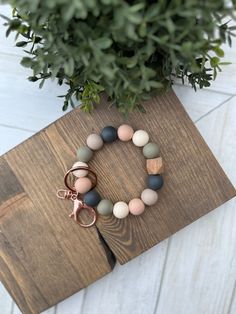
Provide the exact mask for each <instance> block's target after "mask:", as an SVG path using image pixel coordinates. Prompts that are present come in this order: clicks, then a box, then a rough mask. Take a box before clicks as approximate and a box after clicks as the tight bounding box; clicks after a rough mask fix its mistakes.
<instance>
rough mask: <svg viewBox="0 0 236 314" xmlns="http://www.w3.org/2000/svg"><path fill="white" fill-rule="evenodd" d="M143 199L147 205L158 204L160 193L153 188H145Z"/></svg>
mask: <svg viewBox="0 0 236 314" xmlns="http://www.w3.org/2000/svg"><path fill="white" fill-rule="evenodd" d="M141 199H142V201H143V202H144V204H146V205H147V206H152V205H154V204H156V202H157V200H158V194H157V192H156V191H153V190H152V189H145V190H143V192H142V194H141Z"/></svg>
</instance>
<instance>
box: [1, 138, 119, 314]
mask: <svg viewBox="0 0 236 314" xmlns="http://www.w3.org/2000/svg"><path fill="white" fill-rule="evenodd" d="M8 158H9V161H11V162H12V166H13V167H12V168H11V166H9V164H8V162H7V161H6V159H8ZM64 158H65V160H66V155H65V157H64ZM13 168H14V170H12V169H13ZM15 169H17V175H16V174H14V171H15ZM61 176H63V171H62V168H61V164H60V160H57V159H56V157H55V156H54V155H53V153H52V152H51V150H50V148H49V146H48V144H47V142H46V141H45V138H44V132H41V133H38V134H37V135H35V136H34V137H31V138H30V139H29V140H27V141H25V142H24V143H23V144H22V145H19V146H17V147H16V148H15V149H13V150H11V152H10V153H9V154H6V155H5V156H3V157H2V158H1V159H0V177H1V188H0V279H1V281H2V282H3V283H4V285H5V286H6V288H7V289H8V291H9V292H10V294H11V295H12V297H13V298H14V299H15V300H16V302H17V304H18V306H19V307H20V309H21V310H22V312H23V313H26V314H28V313H40V312H42V311H43V310H45V309H47V308H49V307H51V306H52V305H54V304H56V303H58V302H59V301H61V300H63V299H65V298H66V297H69V296H71V295H72V294H74V293H75V292H77V291H79V290H80V289H82V288H84V287H86V286H88V285H89V284H90V283H92V282H94V281H96V280H97V279H99V278H101V277H102V276H104V275H105V274H107V273H109V272H110V271H111V270H112V268H113V266H114V263H115V259H114V257H113V256H112V254H111V252H110V251H109V250H108V248H107V246H106V244H105V243H104V241H103V240H102V238H101V237H100V235H99V233H98V231H97V228H96V227H93V228H90V229H89V230H85V229H84V228H78V225H76V224H75V223H73V222H72V220H71V219H70V218H68V214H69V212H70V209H71V206H72V203H71V202H70V201H64V200H63V201H60V200H59V199H57V198H55V190H56V188H57V186H58V185H60V181H61Z"/></svg>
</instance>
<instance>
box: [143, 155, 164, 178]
mask: <svg viewBox="0 0 236 314" xmlns="http://www.w3.org/2000/svg"><path fill="white" fill-rule="evenodd" d="M146 166H147V172H148V174H162V173H164V163H163V159H162V157H158V158H154V159H147V161H146Z"/></svg>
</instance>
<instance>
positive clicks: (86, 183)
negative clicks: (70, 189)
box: [75, 177, 92, 194]
mask: <svg viewBox="0 0 236 314" xmlns="http://www.w3.org/2000/svg"><path fill="white" fill-rule="evenodd" d="M91 188H92V182H91V180H90V179H89V178H87V177H83V178H78V179H77V180H76V181H75V189H76V191H77V192H78V193H81V194H84V193H87V192H88V191H89V190H91Z"/></svg>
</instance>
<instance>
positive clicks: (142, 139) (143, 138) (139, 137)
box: [132, 130, 149, 147]
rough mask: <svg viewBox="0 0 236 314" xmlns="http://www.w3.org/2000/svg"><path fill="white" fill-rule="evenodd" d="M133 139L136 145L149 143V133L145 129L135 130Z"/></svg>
mask: <svg viewBox="0 0 236 314" xmlns="http://www.w3.org/2000/svg"><path fill="white" fill-rule="evenodd" d="M132 140H133V143H134V145H135V146H138V147H142V146H144V145H146V144H147V143H148V141H149V135H148V133H147V132H146V131H144V130H138V131H136V132H134V135H133V138H132Z"/></svg>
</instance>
